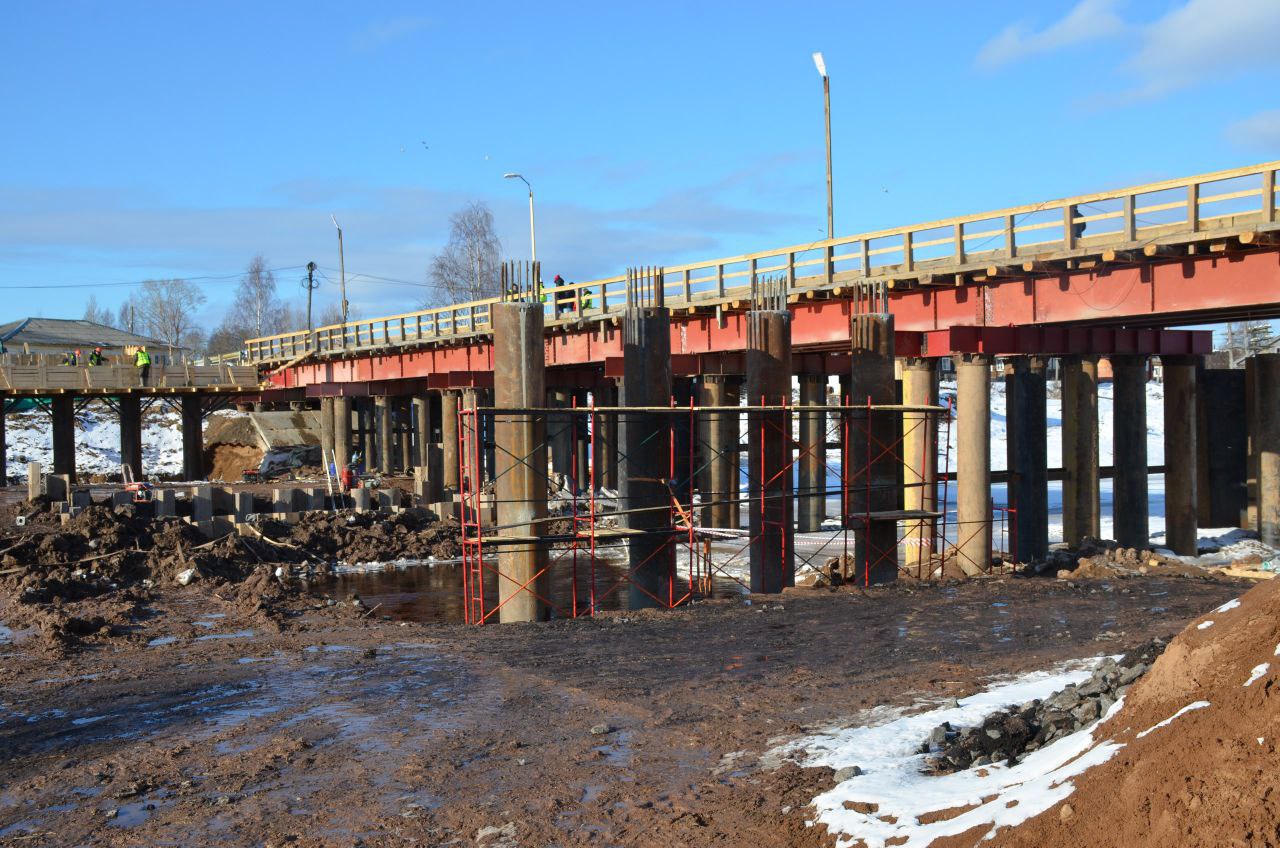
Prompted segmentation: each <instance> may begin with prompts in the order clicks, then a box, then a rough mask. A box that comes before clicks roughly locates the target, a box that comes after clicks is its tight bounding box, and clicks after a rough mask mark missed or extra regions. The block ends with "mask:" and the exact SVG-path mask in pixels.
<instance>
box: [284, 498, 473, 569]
mask: <svg viewBox="0 0 1280 848" xmlns="http://www.w3.org/2000/svg"><path fill="white" fill-rule="evenodd" d="M263 532H264V533H272V534H275V535H276V537H277V538H283V539H285V540H286V541H288V542H289V543H290V544H293V545H296V546H298V548H300V549H302V550H304V551H306V552H307V553H308V554H310V555H311V556H312V557H313V558H317V559H321V560H325V561H334V560H340V561H342V562H347V563H360V562H390V561H393V560H399V559H426V558H427V557H429V556H433V557H435V558H436V559H456V558H457V557H459V556H461V555H462V547H461V546H460V545H459V543H458V536H459V533H460V528H459V526H458V522H457V521H455V520H454V519H452V518H450V519H446V520H444V521H440V520H438V519H437V518H436V517H435V515H434V514H433V513H431V512H428V511H426V510H423V509H410V510H406V511H404V512H401V513H397V514H395V515H392V516H385V515H376V514H374V513H370V512H366V513H336V514H334V513H323V512H311V513H307V514H306V515H304V516H303V517H302V519H301V520H300V521H298V522H297V523H296V524H293V525H284V524H279V525H276V524H273V523H268V524H267V525H264V526H263Z"/></svg>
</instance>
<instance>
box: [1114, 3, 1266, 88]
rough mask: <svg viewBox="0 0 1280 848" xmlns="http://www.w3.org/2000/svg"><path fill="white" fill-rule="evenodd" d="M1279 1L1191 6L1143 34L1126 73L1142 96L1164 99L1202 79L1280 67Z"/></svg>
mask: <svg viewBox="0 0 1280 848" xmlns="http://www.w3.org/2000/svg"><path fill="white" fill-rule="evenodd" d="M1277 39H1280V2H1277V0H1188V2H1187V3H1185V4H1184V5H1182V6H1180V7H1178V8H1176V9H1174V10H1173V11H1171V12H1169V13H1168V14H1167V15H1165V16H1164V17H1162V18H1160V19H1159V20H1157V21H1156V22H1155V23H1153V24H1151V25H1150V26H1147V27H1145V28H1144V29H1143V32H1142V46H1141V47H1140V48H1139V49H1138V52H1137V53H1136V54H1134V56H1133V58H1132V59H1131V60H1130V61H1129V62H1128V67H1129V68H1130V69H1131V70H1133V71H1135V72H1136V73H1137V74H1138V75H1139V76H1140V77H1141V78H1142V83H1143V84H1142V87H1141V89H1140V90H1139V92H1138V93H1139V94H1143V95H1160V94H1166V93H1168V92H1170V91H1174V90H1176V89H1179V88H1185V87H1187V86H1189V85H1193V84H1195V83H1197V82H1200V81H1202V80H1204V79H1207V78H1210V77H1216V76H1222V75H1225V74H1234V73H1239V72H1242V71H1247V70H1253V69H1256V68H1259V67H1265V66H1269V65H1274V64H1276V63H1277V62H1278V61H1280V53H1278V52H1277V50H1276V43H1277Z"/></svg>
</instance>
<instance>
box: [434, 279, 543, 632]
mask: <svg viewBox="0 0 1280 848" xmlns="http://www.w3.org/2000/svg"><path fill="white" fill-rule="evenodd" d="M489 309H490V313H489V314H490V318H491V320H492V321H493V346H494V351H493V353H494V366H495V367H494V406H495V407H497V408H498V409H530V408H539V407H541V406H542V405H543V404H545V403H546V388H545V383H544V380H545V374H546V363H545V359H544V352H543V341H542V331H543V316H542V304H540V303H521V302H514V303H494V304H492V305H491V306H490V307H489ZM447 411H448V410H446V412H447ZM445 417H446V419H448V418H449V417H450V416H448V415H446V416H445ZM455 420H456V419H455ZM546 435H547V427H546V418H545V416H543V415H540V414H537V413H528V412H511V413H502V412H498V413H497V414H496V415H495V416H494V439H495V441H496V442H497V444H498V451H497V456H496V459H497V473H496V475H495V484H494V486H495V495H496V498H497V506H498V524H499V525H500V526H501V527H502V528H503V531H502V532H503V533H504V534H507V535H512V536H530V537H537V536H542V535H544V530H545V526H544V522H543V519H545V518H546V516H547V446H546ZM454 444H455V445H456V441H455V443H454ZM454 458H455V462H454V469H455V474H456V469H457V463H456V458H457V454H456V448H455V454H454ZM455 485H456V479H455ZM498 571H499V574H498V602H499V604H500V605H501V606H500V608H499V610H498V620H499V621H501V622H503V623H504V624H505V623H508V622H515V621H542V620H544V619H546V617H547V612H548V607H547V603H546V599H547V598H548V597H549V589H550V585H551V581H550V576H549V575H548V573H547V551H546V549H545V548H544V547H543V546H542V545H541V544H539V543H537V542H528V543H525V542H521V543H519V544H511V545H503V546H502V547H501V548H499V553H498Z"/></svg>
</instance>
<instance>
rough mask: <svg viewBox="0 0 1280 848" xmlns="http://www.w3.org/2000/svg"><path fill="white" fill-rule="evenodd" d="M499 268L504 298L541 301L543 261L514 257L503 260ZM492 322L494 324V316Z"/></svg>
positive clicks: (532, 301) (506, 299) (505, 299)
mask: <svg viewBox="0 0 1280 848" xmlns="http://www.w3.org/2000/svg"><path fill="white" fill-rule="evenodd" d="M498 270H499V275H500V283H501V293H500V296H501V298H502V300H504V301H520V300H523V301H528V302H530V303H540V302H541V298H542V263H540V262H528V261H525V260H514V259H512V260H508V261H506V262H503V263H502V265H501V266H500V267H499V269H498ZM490 324H491V325H492V317H491V318H490Z"/></svg>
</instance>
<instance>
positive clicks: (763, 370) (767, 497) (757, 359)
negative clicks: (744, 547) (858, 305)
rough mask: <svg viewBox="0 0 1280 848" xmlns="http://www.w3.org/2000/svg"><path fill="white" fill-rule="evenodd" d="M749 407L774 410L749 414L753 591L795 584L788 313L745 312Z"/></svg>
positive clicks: (770, 590)
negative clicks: (783, 408)
mask: <svg viewBox="0 0 1280 848" xmlns="http://www.w3.org/2000/svg"><path fill="white" fill-rule="evenodd" d="M746 366H747V389H746V391H747V406H748V407H761V406H767V407H776V410H775V409H770V410H767V411H756V412H750V413H748V414H747V479H748V480H749V481H750V482H749V501H748V512H749V516H750V518H749V522H748V523H749V527H750V538H751V541H750V551H751V591H753V592H764V593H773V592H781V591H782V590H783V589H785V588H786V587H788V586H794V585H795V582H796V574H795V525H794V523H793V518H792V516H793V513H794V508H793V507H792V490H791V489H792V487H791V420H790V416H789V415H788V414H787V413H786V412H784V411H783V410H782V409H781V406H782V405H783V404H787V405H790V403H791V315H790V313H788V312H785V311H782V310H776V311H775V310H768V311H764V310H759V311H753V312H748V313H747V355H746Z"/></svg>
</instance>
